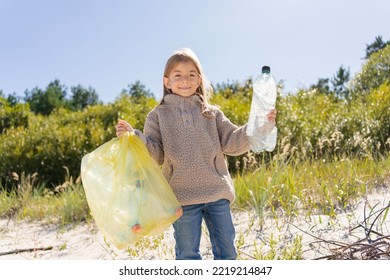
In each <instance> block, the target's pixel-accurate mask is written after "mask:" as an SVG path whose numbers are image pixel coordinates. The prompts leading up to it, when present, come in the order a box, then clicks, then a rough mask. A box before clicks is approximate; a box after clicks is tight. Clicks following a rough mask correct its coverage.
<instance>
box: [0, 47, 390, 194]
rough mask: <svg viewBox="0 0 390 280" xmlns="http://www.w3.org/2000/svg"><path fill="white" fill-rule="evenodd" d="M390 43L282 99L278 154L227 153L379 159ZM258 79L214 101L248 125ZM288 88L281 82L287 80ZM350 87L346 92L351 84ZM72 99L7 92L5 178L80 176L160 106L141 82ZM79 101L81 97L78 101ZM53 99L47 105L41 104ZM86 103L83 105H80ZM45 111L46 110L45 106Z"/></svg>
mask: <svg viewBox="0 0 390 280" xmlns="http://www.w3.org/2000/svg"><path fill="white" fill-rule="evenodd" d="M389 77H390V45H387V46H386V47H384V48H383V49H381V50H379V51H377V52H373V53H372V54H371V55H370V56H369V57H368V59H367V60H366V61H365V64H364V65H363V67H362V70H361V72H360V73H358V74H357V75H356V76H355V77H353V79H352V80H351V81H350V83H349V84H348V87H344V88H343V91H342V94H340V91H338V89H339V88H338V87H334V88H333V89H332V88H329V87H327V88H326V90H324V88H325V87H323V83H321V86H320V83H319V84H318V85H316V86H313V87H311V88H310V89H306V90H305V89H302V90H300V91H299V92H298V93H297V94H294V95H286V96H283V95H282V94H279V97H278V101H277V110H278V117H277V126H278V144H277V148H276V149H275V151H273V152H272V153H261V154H257V155H253V154H251V153H248V154H246V155H242V156H239V157H228V158H227V161H228V163H229V169H230V171H231V172H232V173H234V174H237V173H241V172H243V171H245V170H248V169H251V168H254V167H258V164H257V165H256V164H254V163H262V164H267V163H272V162H274V161H280V162H291V163H297V162H300V161H306V160H309V161H314V160H322V159H325V160H330V161H331V160H339V159H343V158H353V157H359V158H364V157H370V158H377V157H381V156H383V155H387V154H388V152H389V149H390V110H389V108H390V78H389ZM251 85H252V81H251V79H248V80H247V81H244V82H243V83H239V82H231V83H226V84H222V85H217V86H216V87H215V95H214V96H213V98H212V100H211V102H212V104H216V105H218V106H220V107H221V109H222V110H223V111H224V112H225V114H226V115H227V116H228V117H229V118H230V120H231V121H232V122H234V123H236V124H237V125H243V124H244V123H245V122H246V121H247V119H248V115H249V110H250V102H251V97H252V89H251ZM280 87H282V85H280ZM346 88H347V91H346V90H345V89H346ZM72 94H73V95H72V98H71V99H67V98H66V95H67V91H66V87H65V86H64V85H61V84H60V82H59V81H54V82H52V83H50V84H49V85H48V87H47V88H46V89H45V90H40V89H34V90H32V91H31V92H27V93H26V98H25V102H21V101H20V100H19V99H18V98H17V97H16V96H15V95H9V96H8V98H7V97H6V96H5V95H4V94H3V93H2V92H1V91H0V155H1V157H0V180H1V185H2V186H5V187H6V188H8V189H12V188H15V187H16V186H17V185H18V180H19V178H20V177H21V176H22V174H35V177H36V178H37V180H39V181H40V182H42V183H43V184H45V186H46V188H49V189H50V188H55V187H56V186H58V185H60V184H61V183H62V182H64V181H65V179H66V178H67V177H69V176H71V177H73V178H77V177H78V176H79V175H80V162H81V158H82V157H83V156H84V155H85V154H87V153H89V152H91V151H92V150H94V149H95V148H97V147H98V146H99V145H101V144H103V143H105V142H107V141H109V140H110V139H111V138H112V137H114V136H115V124H116V122H117V120H118V119H125V120H127V121H128V122H129V123H130V124H131V125H133V126H134V127H135V128H137V129H141V130H142V128H143V125H144V121H145V117H146V114H147V113H148V112H149V111H150V110H151V109H152V108H153V107H154V106H156V105H157V101H156V100H155V99H154V97H153V94H151V93H150V92H149V91H147V90H145V87H144V86H143V85H142V84H141V83H140V82H136V83H135V84H133V85H130V86H129V88H128V89H127V90H124V91H123V92H122V93H121V94H120V96H119V97H118V98H117V99H116V100H115V102H113V103H109V104H101V103H100V102H99V101H98V99H97V97H96V93H95V92H94V90H93V89H85V88H83V87H82V86H78V87H73V88H72ZM75 101H77V102H75ZM45 102H46V106H41V105H42V103H45ZM80 104H81V105H82V106H78V105H80ZM40 110H42V111H40Z"/></svg>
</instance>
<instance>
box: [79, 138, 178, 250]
mask: <svg viewBox="0 0 390 280" xmlns="http://www.w3.org/2000/svg"><path fill="white" fill-rule="evenodd" d="M81 179H82V182H83V186H84V190H85V194H86V197H87V201H88V205H89V207H90V209H91V213H92V216H93V218H94V219H95V221H96V224H97V226H98V228H99V229H100V230H101V231H102V233H103V234H104V235H105V236H106V238H107V239H108V240H109V241H111V242H112V243H113V244H114V245H115V246H116V247H117V248H119V249H123V248H125V247H127V246H129V245H131V244H134V243H135V242H136V241H137V240H139V239H140V238H141V237H143V236H146V235H154V234H158V233H161V232H162V231H164V230H165V229H166V228H167V227H169V225H171V224H172V223H173V222H174V221H175V220H177V219H178V218H179V217H180V216H181V215H182V209H181V207H180V204H179V202H178V201H177V199H176V196H175V195H174V193H173V192H172V189H171V187H170V186H169V185H168V182H167V181H166V179H165V177H164V175H163V174H162V171H161V169H160V167H159V166H158V165H157V163H156V162H155V161H154V160H153V159H152V158H151V156H150V155H149V152H148V150H147V148H146V146H145V144H144V143H143V142H142V140H141V139H140V138H139V137H138V136H136V135H135V134H133V133H132V134H130V133H125V134H124V135H123V136H122V137H121V138H119V139H118V138H113V139H112V140H111V141H109V142H107V143H105V144H103V145H101V146H100V147H98V148H97V149H96V150H94V151H93V152H91V153H89V154H87V155H85V156H84V157H83V159H82V161H81Z"/></svg>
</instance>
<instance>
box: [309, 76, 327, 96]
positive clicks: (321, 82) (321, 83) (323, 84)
mask: <svg viewBox="0 0 390 280" xmlns="http://www.w3.org/2000/svg"><path fill="white" fill-rule="evenodd" d="M310 89H316V90H318V91H319V92H320V93H325V94H329V93H330V87H329V79H328V78H326V79H324V78H319V79H318V82H317V84H315V85H312V86H311V87H310Z"/></svg>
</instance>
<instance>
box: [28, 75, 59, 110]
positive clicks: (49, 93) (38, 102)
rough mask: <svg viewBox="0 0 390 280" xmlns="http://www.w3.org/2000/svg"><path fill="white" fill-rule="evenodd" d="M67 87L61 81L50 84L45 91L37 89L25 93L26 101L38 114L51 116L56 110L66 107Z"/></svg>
mask: <svg viewBox="0 0 390 280" xmlns="http://www.w3.org/2000/svg"><path fill="white" fill-rule="evenodd" d="M65 98H66V87H65V86H64V85H61V84H60V81H59V80H57V79H56V80H54V81H53V82H51V83H49V85H48V86H47V87H46V89H45V90H41V89H39V88H38V87H35V88H34V89H33V90H32V91H30V92H29V91H27V90H26V91H25V98H24V100H25V101H26V102H27V103H29V104H30V108H31V111H33V112H34V113H36V114H42V115H49V114H50V113H51V112H53V110H54V109H56V108H60V107H65V106H66V99H65Z"/></svg>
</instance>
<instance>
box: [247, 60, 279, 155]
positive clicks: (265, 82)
mask: <svg viewBox="0 0 390 280" xmlns="http://www.w3.org/2000/svg"><path fill="white" fill-rule="evenodd" d="M276 97H277V88H276V82H275V78H274V77H273V76H272V75H271V68H270V67H269V66H263V68H262V70H261V75H259V76H258V77H257V78H256V79H255V80H254V81H253V97H252V105H251V110H250V113H249V121H248V127H247V130H246V134H247V136H248V137H249V143H250V146H251V149H252V151H253V152H261V151H264V150H265V151H269V152H271V151H273V150H274V149H275V146H276V138H277V132H278V130H277V128H276V126H274V124H273V123H271V122H269V121H268V119H267V115H268V113H269V112H270V111H271V110H272V109H274V108H275V103H276Z"/></svg>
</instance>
